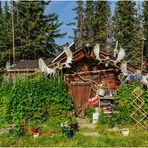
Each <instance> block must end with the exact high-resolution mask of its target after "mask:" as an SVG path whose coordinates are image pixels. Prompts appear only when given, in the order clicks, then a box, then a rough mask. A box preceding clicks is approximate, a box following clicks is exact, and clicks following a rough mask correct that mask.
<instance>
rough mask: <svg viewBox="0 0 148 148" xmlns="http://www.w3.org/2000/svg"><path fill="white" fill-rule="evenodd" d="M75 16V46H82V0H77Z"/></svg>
mask: <svg viewBox="0 0 148 148" xmlns="http://www.w3.org/2000/svg"><path fill="white" fill-rule="evenodd" d="M76 3H77V8H75V10H76V11H77V17H76V26H77V28H76V30H75V31H74V33H75V35H76V37H75V39H76V48H79V47H82V44H83V1H81V0H77V2H76Z"/></svg>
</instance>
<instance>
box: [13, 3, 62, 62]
mask: <svg viewBox="0 0 148 148" xmlns="http://www.w3.org/2000/svg"><path fill="white" fill-rule="evenodd" d="M49 4H50V1H33V2H31V1H30V2H25V1H19V2H17V3H16V4H15V20H14V21H15V46H16V56H17V59H18V60H19V59H36V58H39V57H46V58H49V57H51V56H53V54H55V52H56V47H57V46H58V45H57V44H56V43H55V38H58V37H60V38H61V37H63V36H64V35H65V34H60V33H59V27H60V26H61V25H62V23H59V22H58V16H57V15H56V14H54V13H50V14H48V15H46V14H45V13H44V11H45V7H46V6H47V5H49Z"/></svg>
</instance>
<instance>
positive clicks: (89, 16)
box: [84, 0, 94, 44]
mask: <svg viewBox="0 0 148 148" xmlns="http://www.w3.org/2000/svg"><path fill="white" fill-rule="evenodd" d="M93 8H94V1H93V0H92V1H89V0H87V2H86V9H85V11H84V13H85V17H84V42H85V43H90V44H93V40H94V38H93V22H94V20H93V18H94V9H93Z"/></svg>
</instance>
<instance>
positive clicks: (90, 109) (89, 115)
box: [85, 106, 95, 121]
mask: <svg viewBox="0 0 148 148" xmlns="http://www.w3.org/2000/svg"><path fill="white" fill-rule="evenodd" d="M94 112H95V108H94V106H92V107H87V108H86V109H85V114H86V117H87V118H88V120H89V121H92V117H93V113H94Z"/></svg>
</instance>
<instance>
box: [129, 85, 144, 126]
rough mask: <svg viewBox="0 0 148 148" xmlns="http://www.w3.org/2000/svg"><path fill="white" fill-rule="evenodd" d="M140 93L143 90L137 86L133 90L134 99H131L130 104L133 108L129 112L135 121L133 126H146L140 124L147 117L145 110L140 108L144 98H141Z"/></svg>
mask: <svg viewBox="0 0 148 148" xmlns="http://www.w3.org/2000/svg"><path fill="white" fill-rule="evenodd" d="M142 93H143V90H142V89H141V88H139V87H138V88H136V89H135V90H134V91H133V94H134V96H135V99H134V100H133V102H132V105H133V107H134V109H135V110H134V111H133V112H132V113H131V118H132V119H133V120H134V121H136V124H135V126H136V125H138V124H139V125H140V126H142V127H143V128H146V127H145V126H144V125H143V124H142V122H143V120H144V119H145V118H146V117H147V113H146V111H145V110H144V109H143V108H142V107H143V105H144V100H143V99H142V98H141V95H142Z"/></svg>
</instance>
